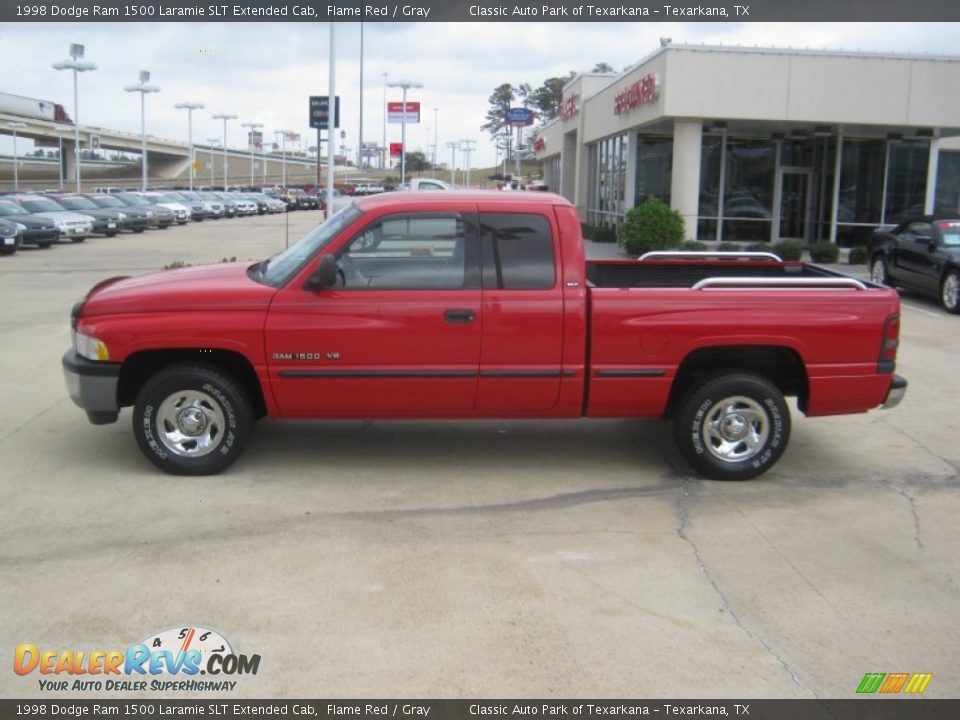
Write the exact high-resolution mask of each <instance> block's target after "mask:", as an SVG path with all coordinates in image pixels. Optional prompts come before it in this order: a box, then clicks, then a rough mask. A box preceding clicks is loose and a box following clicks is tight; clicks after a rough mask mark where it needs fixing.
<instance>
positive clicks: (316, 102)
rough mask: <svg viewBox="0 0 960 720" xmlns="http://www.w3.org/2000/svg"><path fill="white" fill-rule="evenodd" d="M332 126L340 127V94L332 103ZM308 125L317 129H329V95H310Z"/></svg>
mask: <svg viewBox="0 0 960 720" xmlns="http://www.w3.org/2000/svg"><path fill="white" fill-rule="evenodd" d="M333 114H334V117H333V126H334V127H335V128H338V127H340V96H339V95H337V99H336V102H335V103H334V113H333ZM310 127H312V128H316V129H317V130H329V129H330V96H329V95H311V96H310Z"/></svg>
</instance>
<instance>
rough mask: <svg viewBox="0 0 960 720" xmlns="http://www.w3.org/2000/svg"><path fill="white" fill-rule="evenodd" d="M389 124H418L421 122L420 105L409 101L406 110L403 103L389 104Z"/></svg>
mask: <svg viewBox="0 0 960 720" xmlns="http://www.w3.org/2000/svg"><path fill="white" fill-rule="evenodd" d="M387 122H391V123H418V122H420V103H419V102H411V101H409V100H408V101H407V108H406V110H404V108H403V103H402V102H388V103H387Z"/></svg>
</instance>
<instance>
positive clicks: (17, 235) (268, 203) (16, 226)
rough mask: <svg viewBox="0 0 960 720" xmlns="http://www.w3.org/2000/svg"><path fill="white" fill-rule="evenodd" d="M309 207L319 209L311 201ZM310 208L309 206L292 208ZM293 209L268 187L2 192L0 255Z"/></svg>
mask: <svg viewBox="0 0 960 720" xmlns="http://www.w3.org/2000/svg"><path fill="white" fill-rule="evenodd" d="M313 200H314V203H313V207H314V208H316V207H319V204H318V203H317V202H316V198H315V197H314V198H313ZM301 207H302V208H309V207H310V203H309V202H304V203H303V204H300V203H299V202H298V203H297V204H296V208H301ZM289 209H294V208H293V206H292V203H290V202H288V201H287V200H286V199H284V198H283V197H282V196H281V194H280V193H279V192H277V191H274V190H272V189H270V190H268V191H251V192H243V191H227V192H216V191H212V190H209V191H197V192H194V191H190V190H163V191H160V190H153V191H147V192H136V191H125V190H122V189H119V188H110V189H109V191H104V192H95V193H68V192H60V191H47V192H42V193H16V192H14V193H4V194H0V254H3V255H12V254H13V253H15V252H16V251H17V250H18V249H19V248H20V247H21V246H22V245H35V246H37V247H41V248H48V247H50V246H51V245H53V244H54V243H56V242H60V241H70V242H83V241H84V240H86V239H87V238H88V237H90V236H91V235H106V236H107V237H112V236H114V235H118V234H120V233H121V232H124V231H129V232H134V233H142V232H144V231H145V230H147V229H148V228H160V229H165V228H168V227H170V226H171V225H174V224H177V225H185V224H187V223H188V222H201V221H203V220H213V219H220V218H232V217H244V216H251V215H266V214H268V213H281V212H287V211H288V210H289Z"/></svg>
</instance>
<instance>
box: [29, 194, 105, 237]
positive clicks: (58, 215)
mask: <svg viewBox="0 0 960 720" xmlns="http://www.w3.org/2000/svg"><path fill="white" fill-rule="evenodd" d="M12 199H13V201H14V202H16V203H18V204H19V205H20V206H21V207H22V208H23V209H24V210H27V211H28V212H29V213H30V214H31V215H36V216H37V217H45V218H49V219H50V220H53V222H54V223H56V225H57V229H58V230H59V231H60V238H61V239H64V240H65V239H69V240H70V241H71V242H83V241H84V240H86V239H87V236H88V235H90V234H91V233H92V232H93V223H94V219H93V218H92V217H90V216H89V215H84V214H83V213H79V212H74V211H73V210H67V209H65V208H64V207H63V206H62V205H60V204H58V203H56V202H54V201H53V200H51V199H50V198H45V197H42V196H40V195H14V196H13V198H12Z"/></svg>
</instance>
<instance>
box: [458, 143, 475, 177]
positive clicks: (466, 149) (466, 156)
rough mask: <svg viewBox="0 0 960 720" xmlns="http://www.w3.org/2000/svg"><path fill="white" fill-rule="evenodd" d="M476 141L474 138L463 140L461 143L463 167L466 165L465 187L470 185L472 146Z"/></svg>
mask: <svg viewBox="0 0 960 720" xmlns="http://www.w3.org/2000/svg"><path fill="white" fill-rule="evenodd" d="M473 143H474V141H473V140H461V141H460V145H461V146H462V149H463V167H464V180H463V187H464V188H468V187H470V152H471V151H472V150H473V148H472V147H470V146H471V145H472V144H473Z"/></svg>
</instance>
